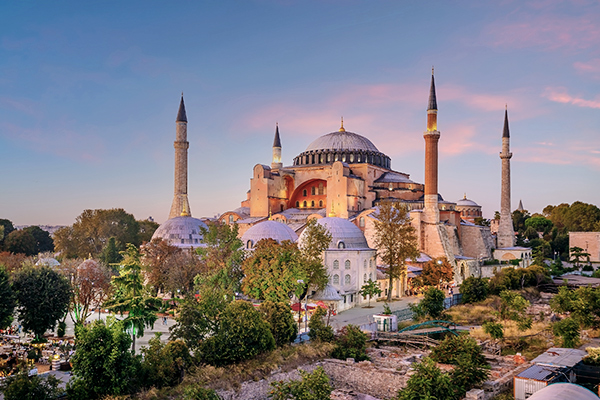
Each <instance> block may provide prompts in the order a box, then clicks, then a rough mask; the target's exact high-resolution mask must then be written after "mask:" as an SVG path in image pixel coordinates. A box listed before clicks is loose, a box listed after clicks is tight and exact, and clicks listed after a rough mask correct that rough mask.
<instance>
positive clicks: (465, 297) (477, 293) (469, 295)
mask: <svg viewBox="0 0 600 400" xmlns="http://www.w3.org/2000/svg"><path fill="white" fill-rule="evenodd" d="M488 292H489V288H488V283H487V280H486V279H483V278H476V277H474V276H470V277H468V278H467V279H465V280H464V281H463V283H462V285H460V293H461V294H462V302H463V303H476V302H478V301H482V300H485V299H486V297H487V296H488Z"/></svg>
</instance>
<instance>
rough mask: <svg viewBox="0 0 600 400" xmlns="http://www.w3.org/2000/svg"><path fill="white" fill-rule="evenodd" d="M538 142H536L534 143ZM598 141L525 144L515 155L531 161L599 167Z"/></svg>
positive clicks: (599, 146) (599, 142) (599, 145)
mask: <svg viewBox="0 0 600 400" xmlns="http://www.w3.org/2000/svg"><path fill="white" fill-rule="evenodd" d="M535 144H538V143H535ZM598 149H600V141H598V140H596V141H595V142H594V141H592V142H591V143H585V144H583V143H580V142H565V143H558V144H556V145H554V144H542V145H538V146H527V147H522V148H520V149H518V151H515V152H514V153H515V154H516V155H515V157H516V158H518V159H520V160H522V161H525V162H532V163H541V164H552V165H588V166H591V167H593V168H595V169H600V157H598V154H600V150H598Z"/></svg>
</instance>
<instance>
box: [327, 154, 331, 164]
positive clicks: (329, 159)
mask: <svg viewBox="0 0 600 400" xmlns="http://www.w3.org/2000/svg"><path fill="white" fill-rule="evenodd" d="M327 162H331V154H327Z"/></svg>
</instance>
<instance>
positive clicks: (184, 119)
mask: <svg viewBox="0 0 600 400" xmlns="http://www.w3.org/2000/svg"><path fill="white" fill-rule="evenodd" d="M175 122H187V115H186V114H185V104H184V102H183V92H181V102H180V103H179V111H178V112H177V119H176V120H175Z"/></svg>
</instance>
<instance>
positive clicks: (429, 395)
mask: <svg viewBox="0 0 600 400" xmlns="http://www.w3.org/2000/svg"><path fill="white" fill-rule="evenodd" d="M414 368H415V370H416V372H415V373H414V374H413V375H412V376H411V377H410V378H409V379H408V381H407V382H406V387H405V388H404V389H401V390H400V391H399V392H398V396H397V397H396V399H397V400H420V399H424V400H425V399H447V400H452V399H457V398H458V396H456V395H455V392H454V385H453V384H452V379H451V378H450V375H448V374H446V373H444V372H442V370H440V369H439V368H438V367H437V366H436V365H435V362H434V361H433V360H432V359H430V358H427V357H426V358H424V359H423V361H421V362H420V363H418V364H416V365H415V366H414Z"/></svg>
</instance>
